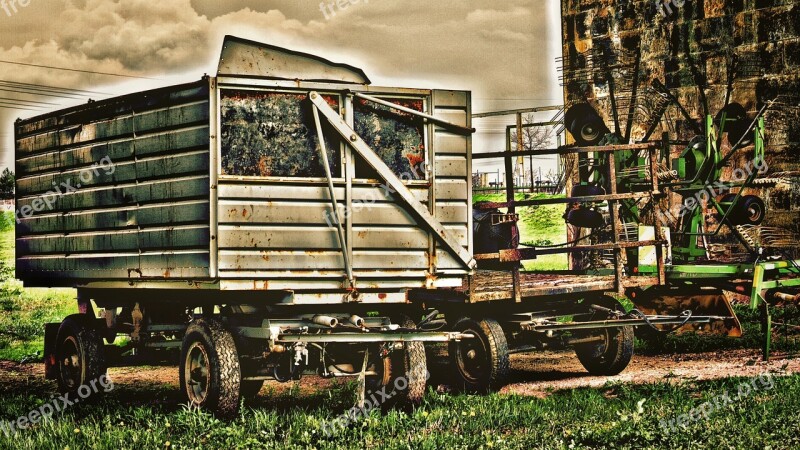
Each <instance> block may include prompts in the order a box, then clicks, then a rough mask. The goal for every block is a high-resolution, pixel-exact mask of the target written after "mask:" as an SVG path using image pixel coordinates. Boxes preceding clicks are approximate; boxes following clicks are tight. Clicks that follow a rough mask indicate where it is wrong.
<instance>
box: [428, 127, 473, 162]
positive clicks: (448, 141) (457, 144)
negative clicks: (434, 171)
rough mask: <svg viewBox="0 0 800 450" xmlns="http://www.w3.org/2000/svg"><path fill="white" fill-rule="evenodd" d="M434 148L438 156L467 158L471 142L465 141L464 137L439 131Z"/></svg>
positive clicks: (435, 137) (437, 131)
mask: <svg viewBox="0 0 800 450" xmlns="http://www.w3.org/2000/svg"><path fill="white" fill-rule="evenodd" d="M434 148H435V149H436V154H437V155H463V156H466V155H467V153H468V152H469V150H470V145H469V141H468V140H467V139H464V136H459V135H457V134H453V133H448V132H447V131H444V130H442V129H437V130H436V136H434Z"/></svg>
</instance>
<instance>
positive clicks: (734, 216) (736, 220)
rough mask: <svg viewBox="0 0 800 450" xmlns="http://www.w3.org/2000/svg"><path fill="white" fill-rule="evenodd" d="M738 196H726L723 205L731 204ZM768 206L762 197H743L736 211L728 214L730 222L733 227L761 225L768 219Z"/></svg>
mask: <svg viewBox="0 0 800 450" xmlns="http://www.w3.org/2000/svg"><path fill="white" fill-rule="evenodd" d="M734 198H736V194H726V195H725V196H724V197H722V202H723V203H730V202H732V201H733V199H734ZM766 213H767V206H766V204H765V203H764V200H762V199H761V198H760V197H757V196H755V195H743V196H742V198H740V199H739V202H738V203H736V206H735V207H734V210H733V211H731V212H730V214H728V221H729V222H730V223H731V224H733V225H760V224H761V222H763V221H764V217H766Z"/></svg>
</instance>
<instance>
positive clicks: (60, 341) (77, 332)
mask: <svg viewBox="0 0 800 450" xmlns="http://www.w3.org/2000/svg"><path fill="white" fill-rule="evenodd" d="M93 322H94V319H93V318H92V317H90V316H89V315H86V314H73V315H71V316H67V318H65V319H64V321H63V322H61V326H60V327H59V329H58V335H57V338H56V367H57V374H58V388H59V390H60V391H61V392H62V393H67V394H70V393H76V392H78V389H80V387H81V386H84V385H87V384H89V383H91V382H92V381H94V380H98V379H99V378H100V377H101V376H102V375H104V374H105V373H106V367H105V357H104V354H103V338H102V336H101V333H100V331H99V330H97V328H96V327H95V326H94V323H93Z"/></svg>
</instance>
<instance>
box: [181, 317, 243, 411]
mask: <svg viewBox="0 0 800 450" xmlns="http://www.w3.org/2000/svg"><path fill="white" fill-rule="evenodd" d="M180 381H181V391H183V392H184V393H185V394H186V396H187V397H188V399H189V402H190V403H191V404H192V405H194V406H197V407H201V408H204V409H207V410H209V411H212V412H214V413H215V414H217V415H219V416H221V417H232V416H235V415H236V414H237V413H238V411H239V399H240V398H241V395H242V391H241V390H242V373H241V368H240V366H239V355H238V352H237V350H236V343H235V342H234V340H233V335H232V334H231V333H230V332H229V331H227V330H226V329H225V328H224V327H223V326H222V324H221V323H220V322H218V321H217V320H214V319H207V318H200V319H195V320H194V321H192V323H190V324H189V327H188V328H187V329H186V336H185V337H184V338H183V346H182V348H181V364H180Z"/></svg>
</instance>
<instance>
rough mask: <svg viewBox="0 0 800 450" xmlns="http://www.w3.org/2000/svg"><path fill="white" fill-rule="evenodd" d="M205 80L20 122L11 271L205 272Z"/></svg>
mask: <svg viewBox="0 0 800 450" xmlns="http://www.w3.org/2000/svg"><path fill="white" fill-rule="evenodd" d="M209 113H210V103H209V87H208V81H205V80H204V81H201V82H198V83H192V84H188V85H181V86H174V87H170V88H164V89H158V90H155V91H148V92H142V93H139V94H133V95H129V96H125V97H119V98H115V99H110V100H106V101H103V102H97V103H93V104H88V105H84V106H80V107H77V108H71V109H68V110H64V111H59V112H55V113H52V114H48V115H46V116H41V117H36V118H33V119H30V120H27V121H23V122H20V123H18V124H17V126H16V133H17V141H16V159H17V160H16V169H17V193H16V196H17V208H18V211H19V213H18V219H19V220H18V223H17V236H16V248H17V249H16V252H17V276H18V277H19V278H20V279H22V280H23V281H25V282H26V284H27V285H29V286H58V285H67V286H69V285H75V284H79V283H83V282H90V281H98V280H103V281H108V280H127V279H129V278H137V279H138V278H155V279H174V278H192V279H197V278H208V277H209V269H208V267H209V261H210V257H209V256H210V252H209V246H210V231H209V223H210V219H209V212H210V207H211V206H210V201H209V173H210V167H209V148H210V141H209V135H210V131H209V124H210V122H209Z"/></svg>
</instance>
